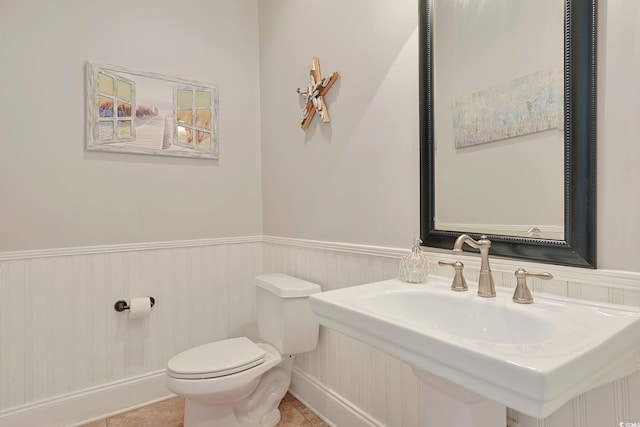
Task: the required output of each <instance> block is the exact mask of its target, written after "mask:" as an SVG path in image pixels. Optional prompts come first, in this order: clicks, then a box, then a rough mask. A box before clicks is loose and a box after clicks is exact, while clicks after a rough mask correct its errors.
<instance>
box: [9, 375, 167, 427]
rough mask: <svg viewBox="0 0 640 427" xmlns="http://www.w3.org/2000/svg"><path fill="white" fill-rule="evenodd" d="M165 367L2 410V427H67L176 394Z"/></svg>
mask: <svg viewBox="0 0 640 427" xmlns="http://www.w3.org/2000/svg"><path fill="white" fill-rule="evenodd" d="M164 375H165V372H164V370H162V371H157V372H152V373H149V374H146V375H141V376H138V377H133V378H128V379H126V380H122V381H117V382H114V383H110V384H105V385H103V386H100V387H95V388H91V389H87V390H82V391H79V392H76V393H71V394H67V395H63V396H60V397H57V398H53V399H47V400H44V401H40V402H35V403H32V404H28V405H25V406H21V407H19V408H14V409H10V410H7V411H2V412H0V427H33V426H47V427H67V426H77V425H82V424H85V423H89V422H91V421H96V420H100V419H103V418H107V417H110V416H113V415H116V414H119V413H122V412H127V411H130V410H132V409H136V408H139V407H141V406H145V405H148V404H150V403H155V402H159V401H161V400H165V399H168V398H171V397H173V396H174V394H173V393H171V392H170V391H169V390H168V389H167V388H166V387H165V385H164Z"/></svg>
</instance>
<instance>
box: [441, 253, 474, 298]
mask: <svg viewBox="0 0 640 427" xmlns="http://www.w3.org/2000/svg"><path fill="white" fill-rule="evenodd" d="M438 265H449V266H451V267H453V270H454V274H453V281H452V282H451V290H452V291H458V292H460V291H466V290H469V287H468V286H467V281H466V280H464V275H463V274H462V270H463V269H464V264H463V263H461V262H460V261H454V262H447V261H442V260H440V261H438Z"/></svg>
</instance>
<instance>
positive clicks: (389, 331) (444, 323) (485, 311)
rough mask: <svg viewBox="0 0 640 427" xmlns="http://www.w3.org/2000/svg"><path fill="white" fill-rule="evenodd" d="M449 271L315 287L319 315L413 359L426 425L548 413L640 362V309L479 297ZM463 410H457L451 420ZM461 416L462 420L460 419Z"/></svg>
mask: <svg viewBox="0 0 640 427" xmlns="http://www.w3.org/2000/svg"><path fill="white" fill-rule="evenodd" d="M469 287H470V291H468V292H453V291H451V290H450V279H446V278H441V277H434V276H429V277H428V278H427V281H426V282H425V283H423V284H419V285H415V284H409V283H404V282H401V281H399V280H396V279H394V280H386V281H383V282H376V283H369V284H366V285H360V286H353V287H349V288H343V289H339V290H334V291H328V292H323V293H319V294H315V295H312V296H311V298H310V303H311V308H312V309H313V310H314V311H315V313H316V316H317V318H318V320H319V322H320V323H321V324H322V325H324V326H327V327H329V328H332V329H335V330H337V331H339V332H342V333H344V334H346V335H349V336H351V337H353V338H356V339H358V340H361V341H363V342H365V343H367V344H369V345H371V346H373V347H376V348H378V349H380V350H382V351H385V352H387V353H388V354H391V355H393V356H395V357H397V358H399V359H400V360H403V361H405V362H407V363H409V364H410V365H412V367H413V370H414V372H415V373H416V375H417V376H418V377H419V378H420V379H422V380H423V382H424V384H425V385H426V386H425V395H424V396H423V409H424V417H423V420H424V425H425V426H429V427H431V426H442V425H459V426H478V427H479V426H493V427H495V426H497V425H505V418H506V407H507V406H508V407H510V408H513V409H516V410H518V411H520V412H522V413H525V414H527V415H530V416H532V417H535V418H544V417H547V416H549V415H550V414H551V413H553V412H554V411H555V410H556V409H558V408H559V407H560V406H562V405H563V404H564V403H566V402H567V401H569V400H570V399H572V398H573V397H575V396H577V395H579V394H581V393H584V392H586V391H588V390H590V389H592V388H595V387H597V386H599V385H602V384H605V383H607V382H610V381H614V380H616V379H619V378H622V377H625V376H627V375H630V374H632V373H634V372H637V371H638V370H639V364H640V358H639V356H640V309H637V308H633V307H625V306H618V305H611V304H599V303H590V302H586V301H579V300H573V299H569V298H561V297H553V296H541V295H535V301H534V303H533V304H530V305H521V304H514V303H513V302H512V301H511V296H512V295H511V294H512V291H509V290H507V289H498V290H497V296H496V297H495V298H480V297H478V296H477V295H476V293H475V291H474V290H475V284H472V283H470V284H469ZM452 417H457V418H452ZM452 422H453V423H452Z"/></svg>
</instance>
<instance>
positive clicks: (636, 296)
mask: <svg viewBox="0 0 640 427" xmlns="http://www.w3.org/2000/svg"><path fill="white" fill-rule="evenodd" d="M407 250H408V247H407V248H406V249H398V248H384V247H373V246H366V245H356V244H348V243H332V242H320V241H311V240H302V239H292V238H281V237H272V236H249V237H235V238H225V239H203V240H195V241H179V242H159V243H147V244H140V245H110V246H98V247H86V248H71V249H59V250H41V251H24V252H5V253H0V427H9V426H11V427H16V426H28V427H32V426H35V425H46V426H51V427H55V426H68V425H74V424H78V423H82V422H87V421H90V420H92V419H98V418H103V417H104V416H106V415H109V414H112V413H117V412H122V411H124V410H127V409H130V408H134V407H136V406H139V405H143V404H147V403H149V402H152V401H157V400H161V399H164V398H166V397H168V396H170V393H169V391H168V390H166V388H165V387H164V378H163V376H164V368H165V364H166V361H167V360H168V359H169V358H170V357H172V356H173V355H174V354H176V353H178V352H180V351H182V350H184V349H186V348H188V347H192V346H195V345H198V344H202V343H205V342H209V341H212V340H216V339H223V338H227V337H231V336H240V335H247V336H249V337H251V338H256V325H255V315H254V309H255V302H254V289H253V280H252V279H253V277H254V276H255V275H257V274H262V273H271V272H283V273H288V274H290V275H293V276H296V277H300V278H302V279H306V280H310V281H312V282H316V283H318V284H320V285H321V286H322V288H323V290H330V289H338V288H343V287H347V286H354V285H358V284H362V283H367V282H373V281H377V280H385V279H389V278H392V277H395V276H396V274H397V268H398V260H399V258H400V256H402V255H403V254H404V253H405V252H406V251H407ZM429 256H430V259H431V264H432V267H431V268H432V274H436V275H444V276H448V277H451V276H452V271H450V269H449V268H448V267H446V268H443V267H438V266H437V265H436V264H435V263H436V262H437V261H438V260H439V259H445V260H448V261H451V260H454V259H457V258H460V259H461V260H462V261H463V262H464V263H465V275H466V277H467V280H469V281H475V280H477V276H478V273H479V260H478V258H477V256H476V255H470V256H467V255H463V256H460V257H456V258H454V257H453V255H451V254H450V253H448V252H445V251H443V252H429ZM491 262H492V264H491V265H492V268H493V271H494V276H495V281H496V285H498V286H505V287H513V286H514V285H515V277H514V276H513V272H514V271H515V269H516V268H518V267H525V268H527V269H528V270H530V271H538V272H540V271H549V272H550V273H552V274H553V275H554V276H555V278H554V279H553V280H551V281H549V282H544V281H541V280H533V281H532V282H531V284H532V288H533V291H534V292H548V293H554V294H560V295H567V296H570V297H575V298H582V299H587V300H593V301H601V302H611V303H617V304H627V305H634V306H640V274H638V273H631V272H618V271H606V270H587V269H577V268H570V267H562V266H552V265H545V264H534V263H529V262H521V261H514V260H504V259H498V258H493V259H492V261H491ZM147 295H150V296H153V297H154V298H155V299H156V306H155V307H154V308H153V309H152V311H151V315H150V316H149V317H148V318H145V319H138V320H129V319H128V317H127V312H123V313H118V312H116V311H115V310H114V309H113V305H114V303H115V302H116V301H117V300H119V299H128V298H131V297H139V296H147ZM291 387H292V393H293V394H294V395H296V397H298V398H299V399H300V400H302V401H303V402H304V403H306V404H307V405H308V406H309V407H311V408H313V409H315V410H316V411H318V412H319V413H320V414H321V415H322V416H323V417H324V418H326V419H327V420H328V421H329V422H331V423H332V424H333V425H336V426H338V427H360V426H362V427H366V426H388V427H403V426H407V427H409V426H411V427H414V426H418V425H419V424H420V413H421V408H420V395H421V385H420V383H419V381H418V380H417V378H416V377H415V376H414V375H413V373H412V371H411V368H410V367H409V366H408V365H406V364H405V363H403V362H400V361H399V360H397V359H395V358H393V357H391V356H388V355H386V354H385V353H383V352H380V351H378V350H376V349H374V348H371V347H369V346H368V345H366V344H363V343H361V342H359V341H357V340H354V339H352V338H350V337H347V336H345V335H342V334H339V333H337V332H335V331H332V330H329V329H326V328H321V331H320V341H319V345H318V348H317V349H316V350H315V351H313V352H310V353H307V354H303V355H299V356H298V357H297V358H296V362H295V367H294V373H293V377H292V386H291ZM508 417H509V419H510V421H511V422H510V425H513V426H515V425H519V426H521V427H534V426H537V427H541V426H548V427H567V426H569V427H584V426H588V427H600V426H618V425H620V423H621V422H630V423H633V422H636V423H640V375H634V376H631V377H629V378H625V379H622V380H619V381H616V382H614V383H612V384H608V385H604V386H602V387H599V388H597V389H595V390H593V391H591V392H588V393H586V394H584V395H582V396H579V397H577V398H576V399H574V400H573V401H571V402H569V403H567V404H566V405H565V406H563V407H562V408H561V409H560V410H558V411H557V412H556V413H554V414H553V415H552V416H550V417H549V418H547V419H545V420H535V419H532V418H530V417H527V416H524V415H522V414H519V413H517V412H516V411H512V410H508Z"/></svg>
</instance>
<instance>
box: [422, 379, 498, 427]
mask: <svg viewBox="0 0 640 427" xmlns="http://www.w3.org/2000/svg"><path fill="white" fill-rule="evenodd" d="M413 372H414V373H415V374H416V376H417V377H418V378H420V379H421V380H422V427H439V426H465V427H497V426H506V424H507V408H506V407H505V406H504V405H501V404H499V403H498V402H495V401H493V400H489V399H487V398H485V397H483V396H480V395H479V394H476V393H474V392H472V391H470V390H467V389H466V388H463V387H460V386H458V385H455V384H453V383H452V382H449V381H447V380H445V379H443V378H440V377H438V376H436V375H433V374H431V373H429V372H426V371H424V370H422V369H418V368H415V367H414V368H413Z"/></svg>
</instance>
